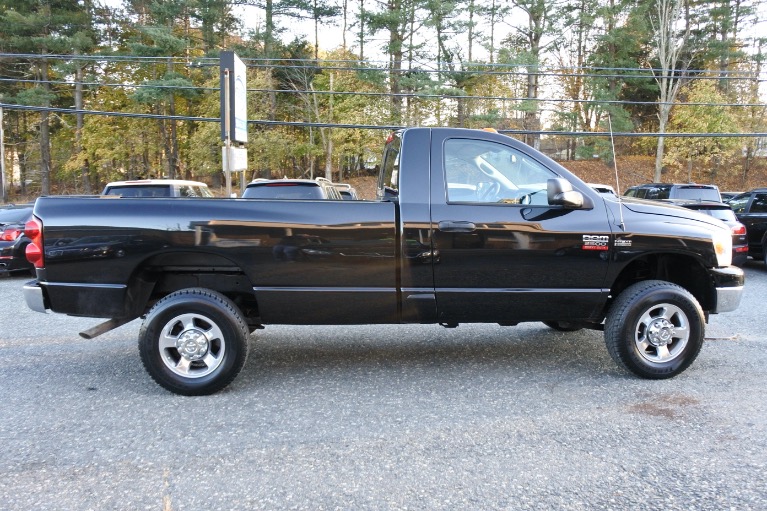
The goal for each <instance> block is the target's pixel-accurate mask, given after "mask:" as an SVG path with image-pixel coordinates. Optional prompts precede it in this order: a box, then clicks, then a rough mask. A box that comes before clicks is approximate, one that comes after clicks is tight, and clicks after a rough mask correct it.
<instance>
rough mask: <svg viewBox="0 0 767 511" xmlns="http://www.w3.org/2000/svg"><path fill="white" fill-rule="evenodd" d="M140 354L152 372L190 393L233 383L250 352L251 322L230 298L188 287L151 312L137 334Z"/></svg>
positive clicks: (166, 383) (171, 387)
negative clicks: (249, 325)
mask: <svg viewBox="0 0 767 511" xmlns="http://www.w3.org/2000/svg"><path fill="white" fill-rule="evenodd" d="M139 353H140V354H141V361H142V362H143V363H144V367H145V368H146V370H147V372H148V373H149V375H150V376H151V377H152V379H154V381H156V382H157V383H158V384H160V385H161V386H162V387H164V388H166V389H167V390H169V391H171V392H174V393H176V394H182V395H186V396H198V395H206V394H212V393H214V392H218V391H219V390H221V389H223V388H224V387H226V386H227V385H229V384H230V383H231V382H232V381H233V380H234V378H235V377H236V376H237V374H238V373H239V372H240V370H241V369H242V366H243V365H244V364H245V360H246V359H247V356H248V325H247V322H246V321H245V318H244V317H243V315H242V312H241V311H240V310H239V308H238V307H237V306H236V305H235V304H234V302H232V301H231V300H230V299H229V298H227V297H226V296H224V295H222V294H220V293H217V292H215V291H212V290H209V289H203V288H189V289H182V290H180V291H176V292H175V293H171V294H170V295H168V296H166V297H165V298H163V299H162V300H160V301H159V302H157V303H156V304H155V305H154V307H152V309H151V310H150V311H149V313H148V314H147V316H146V319H145V320H144V322H143V323H142V325H141V330H140V332H139Z"/></svg>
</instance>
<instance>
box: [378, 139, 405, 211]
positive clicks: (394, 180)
mask: <svg viewBox="0 0 767 511" xmlns="http://www.w3.org/2000/svg"><path fill="white" fill-rule="evenodd" d="M401 146H402V140H401V139H400V137H399V135H396V134H395V135H392V137H391V139H390V140H389V142H388V143H387V145H386V149H385V150H384V157H383V164H382V167H381V173H380V174H379V178H378V190H377V192H376V196H377V198H378V199H379V200H385V199H391V198H392V197H396V196H397V195H398V194H399V159H400V148H401Z"/></svg>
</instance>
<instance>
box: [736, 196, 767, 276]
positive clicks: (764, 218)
mask: <svg viewBox="0 0 767 511" xmlns="http://www.w3.org/2000/svg"><path fill="white" fill-rule="evenodd" d="M727 204H729V206H730V207H731V208H732V210H733V211H734V212H735V216H737V217H738V220H740V222H741V223H742V224H743V225H745V226H746V232H747V233H748V255H750V256H751V257H753V258H754V259H761V260H763V261H764V262H765V264H767V188H756V189H754V190H751V191H750V192H744V193H741V194H739V195H736V196H735V197H733V198H731V199H729V200H728V201H727Z"/></svg>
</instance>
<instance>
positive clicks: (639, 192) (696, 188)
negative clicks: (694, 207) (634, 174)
mask: <svg viewBox="0 0 767 511" xmlns="http://www.w3.org/2000/svg"><path fill="white" fill-rule="evenodd" d="M623 195H625V196H626V197H637V198H639V199H654V200H661V199H690V200H708V201H716V202H722V197H721V195H719V188H718V187H717V186H716V185H699V184H695V183H684V184H676V183H674V184H672V183H649V184H646V185H639V186H632V187H631V188H629V189H628V190H626V191H625V192H624V193H623Z"/></svg>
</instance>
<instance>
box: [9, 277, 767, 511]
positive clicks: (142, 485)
mask: <svg viewBox="0 0 767 511" xmlns="http://www.w3.org/2000/svg"><path fill="white" fill-rule="evenodd" d="M746 273H747V283H746V294H745V298H744V303H743V304H742V305H741V308H740V309H739V310H738V311H736V312H734V313H729V314H724V315H721V316H713V317H712V318H711V323H710V325H709V327H708V330H707V337H708V338H709V341H708V342H707V343H706V344H705V345H704V348H703V350H702V352H701V355H700V356H699V358H698V360H697V361H696V362H695V363H694V364H693V365H692V367H691V368H690V369H688V370H687V371H686V372H685V373H683V374H682V375H680V376H679V377H677V378H675V379H672V380H666V381H647V380H641V379H638V378H635V377H633V376H631V375H629V374H626V373H623V372H621V371H620V370H619V369H618V368H617V366H615V364H614V363H613V362H612V360H611V359H610V357H609V355H608V354H607V351H606V349H605V347H604V343H603V340H602V335H601V333H599V332H591V331H582V332H576V333H569V334H565V333H561V332H555V331H553V330H550V329H548V328H546V327H545V326H544V325H543V324H541V323H529V324H523V325H520V326H517V327H500V326H497V325H462V326H460V327H459V328H457V329H453V330H448V329H444V328H442V327H439V326H431V325H429V326H420V325H417V326H410V325H404V326H386V327H382V326H364V327H288V326H278V327H268V328H267V329H266V330H263V331H260V332H258V333H257V334H256V336H254V337H253V349H252V350H251V356H250V358H249V360H248V362H247V364H246V366H245V368H244V369H243V372H242V373H241V374H240V376H239V377H238V379H237V380H236V381H235V382H234V384H233V385H231V386H230V387H229V388H227V389H226V390H225V391H223V392H221V393H219V394H216V395H213V396H206V397H181V396H177V395H173V394H170V393H168V392H166V391H164V390H163V389H162V388H161V387H159V386H158V385H156V384H155V383H154V382H153V381H152V380H151V379H150V378H149V376H148V375H147V374H146V373H145V372H144V369H143V367H142V366H141V362H140V360H139V356H138V352H137V347H136V335H137V332H138V328H139V322H138V321H135V322H132V323H129V324H127V325H124V326H122V327H120V328H118V329H117V330H114V331H112V332H109V333H107V334H105V335H103V336H101V337H98V338H96V339H93V340H84V339H81V338H80V337H79V336H78V335H77V333H78V332H79V331H81V330H83V329H86V328H89V327H91V326H93V325H95V324H96V323H98V322H99V320H96V319H78V318H69V317H65V316H60V315H53V314H48V315H43V314H39V313H35V312H32V311H29V310H27V309H26V307H25V306H24V304H23V300H22V296H21V286H22V284H23V282H24V281H25V280H28V277H25V278H22V277H12V278H4V279H0V311H2V312H0V314H1V315H2V316H0V317H2V321H1V322H0V325H2V332H1V333H0V385H2V389H3V394H4V396H3V404H2V407H1V408H0V409H1V410H2V415H0V442H2V454H1V455H0V470H1V471H2V477H0V508H2V509H12V510H22V509H24V510H32V509H34V510H47V509H50V510H87V509H93V510H106V509H117V510H139V509H146V510H163V511H169V510H178V511H181V510H211V509H238V510H240V509H310V510H320V509H345V510H346V509H348V510H352V509H429V510H432V509H483V510H485V509H515V510H524V509H536V510H540V509H562V510H580V509H584V510H586V509H588V510H594V509H638V508H639V507H640V506H641V507H642V508H643V509H651V510H653V509H657V510H660V509H663V510H674V509H680V510H682V509H684V510H721V509H738V510H749V509H753V510H764V509H767V488H766V487H765V481H767V398H765V396H766V395H767V379H766V378H765V368H766V367H767V353H766V352H765V348H766V347H767V342H766V341H765V338H766V336H765V326H767V321H766V320H765V316H764V305H763V303H764V302H763V300H764V297H765V296H767V269H765V267H764V264H762V263H758V262H750V263H749V264H748V266H747V268H746Z"/></svg>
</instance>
